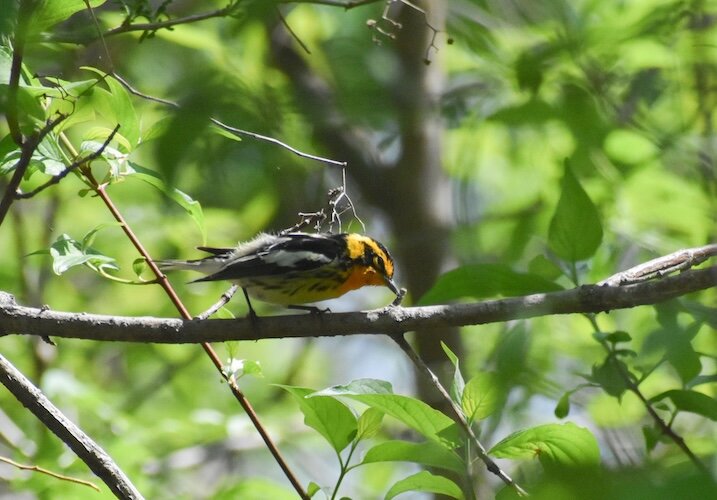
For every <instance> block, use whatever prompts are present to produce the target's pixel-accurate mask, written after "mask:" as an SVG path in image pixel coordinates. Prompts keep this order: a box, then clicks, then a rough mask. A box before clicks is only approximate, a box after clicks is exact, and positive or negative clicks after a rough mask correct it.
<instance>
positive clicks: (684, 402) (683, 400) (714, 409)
mask: <svg viewBox="0 0 717 500" xmlns="http://www.w3.org/2000/svg"><path fill="white" fill-rule="evenodd" d="M665 398H670V399H671V400H672V403H673V404H674V405H675V407H676V408H677V409H678V410H680V411H687V412H690V413H696V414H698V415H702V416H703V417H707V418H709V419H710V420H715V421H717V400H715V399H714V398H711V397H710V396H707V395H706V394H703V393H701V392H695V391H685V390H671V391H665V392H663V393H661V394H658V395H657V396H655V397H653V398H651V399H650V401H651V402H656V401H660V400H662V399H665Z"/></svg>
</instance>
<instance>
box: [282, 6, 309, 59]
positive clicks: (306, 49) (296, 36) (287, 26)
mask: <svg viewBox="0 0 717 500" xmlns="http://www.w3.org/2000/svg"><path fill="white" fill-rule="evenodd" d="M276 13H277V14H278V15H279V20H280V21H281V24H283V25H284V28H286V31H288V32H289V33H290V34H291V36H292V37H294V40H296V43H298V44H299V46H300V47H301V48H302V49H304V52H306V53H307V54H308V55H311V51H310V50H309V47H308V46H307V45H306V44H305V43H304V41H303V40H302V39H301V38H299V35H297V34H296V32H294V30H293V29H292V28H291V26H289V22H288V21H287V20H286V18H285V17H284V14H282V13H281V10H279V6H278V5H277V7H276Z"/></svg>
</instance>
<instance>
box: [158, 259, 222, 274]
mask: <svg viewBox="0 0 717 500" xmlns="http://www.w3.org/2000/svg"><path fill="white" fill-rule="evenodd" d="M156 264H157V266H158V267H159V269H160V270H161V271H197V272H200V273H204V274H213V273H215V272H217V271H218V270H219V269H221V267H222V265H223V264H224V262H223V261H220V260H219V259H215V258H212V257H209V258H206V259H196V260H158V261H156Z"/></svg>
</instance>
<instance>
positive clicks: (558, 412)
mask: <svg viewBox="0 0 717 500" xmlns="http://www.w3.org/2000/svg"><path fill="white" fill-rule="evenodd" d="M571 395H572V392H571V391H568V392H566V393H565V394H563V395H562V396H561V397H560V399H559V400H558V404H557V405H555V410H554V411H553V412H554V413H555V416H556V417H558V418H565V417H567V416H568V414H569V413H570V396H571Z"/></svg>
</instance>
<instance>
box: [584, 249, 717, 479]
mask: <svg viewBox="0 0 717 500" xmlns="http://www.w3.org/2000/svg"><path fill="white" fill-rule="evenodd" d="M672 255H674V254H672ZM586 317H587V319H588V321H590V324H591V325H592V326H593V329H594V330H595V331H596V332H599V331H601V330H600V327H599V326H598V323H597V319H595V316H594V315H586ZM600 344H601V345H602V346H603V347H604V348H605V351H607V353H608V355H609V356H611V357H612V361H613V362H614V364H615V367H616V368H617V371H618V373H619V374H620V378H621V379H622V380H623V382H624V383H625V387H626V388H627V390H629V391H630V392H632V393H633V394H634V395H635V396H637V398H638V399H639V400H640V402H641V403H642V404H643V406H644V407H645V410H647V413H648V414H649V415H650V418H652V420H653V421H654V422H655V424H656V425H657V427H658V428H659V429H660V432H662V433H663V434H664V435H665V436H667V437H668V438H669V439H670V440H672V442H674V443H675V444H676V445H677V447H678V448H680V450H682V452H683V453H684V454H685V455H686V456H687V458H689V459H690V460H691V461H692V463H693V464H694V465H695V467H697V469H699V471H700V472H703V473H705V474H709V469H708V468H707V466H706V465H705V464H704V463H703V462H702V460H700V459H699V458H698V457H697V455H695V453H694V452H693V451H692V450H691V449H690V447H689V446H688V445H687V443H686V442H685V440H684V439H683V438H682V436H680V435H679V434H678V433H677V432H675V430H674V429H673V428H672V426H671V425H670V424H668V423H666V422H665V421H664V420H662V418H661V417H660V415H658V414H657V411H656V410H655V408H654V407H653V406H652V404H651V403H650V401H649V400H648V399H647V397H645V395H644V394H643V393H642V391H641V390H640V387H639V385H638V384H637V382H635V379H634V378H633V377H632V374H631V373H630V372H629V371H628V370H627V368H626V367H625V366H624V365H623V364H622V363H620V362H619V360H618V359H617V358H616V357H615V353H614V352H613V350H612V349H611V348H610V345H609V344H608V343H607V342H606V341H605V340H602V341H600Z"/></svg>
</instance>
